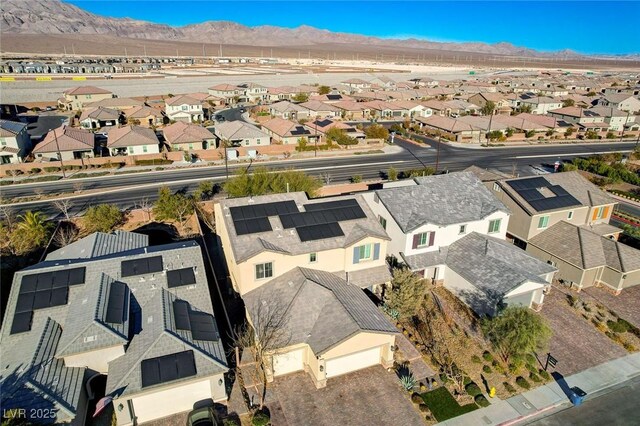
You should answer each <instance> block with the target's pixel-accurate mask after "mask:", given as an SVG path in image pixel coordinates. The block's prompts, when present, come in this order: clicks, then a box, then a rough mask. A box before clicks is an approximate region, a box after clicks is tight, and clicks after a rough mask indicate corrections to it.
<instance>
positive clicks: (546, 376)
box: [538, 368, 551, 380]
mask: <svg viewBox="0 0 640 426" xmlns="http://www.w3.org/2000/svg"><path fill="white" fill-rule="evenodd" d="M538 374H540V377H542V378H543V379H544V380H550V379H551V374H549V373H548V372H547V371H545V370H543V369H542V368H541V369H540V370H539V371H538Z"/></svg>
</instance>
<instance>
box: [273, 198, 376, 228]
mask: <svg viewBox="0 0 640 426" xmlns="http://www.w3.org/2000/svg"><path fill="white" fill-rule="evenodd" d="M348 201H349V200H341V201H336V202H329V203H318V204H320V207H319V208H318V207H315V205H314V204H307V205H305V209H307V211H305V212H302V213H293V214H288V215H282V216H280V222H281V223H282V227H283V228H284V229H290V228H300V227H305V226H312V225H323V224H328V223H334V222H341V221H344V220H353V219H362V218H365V217H367V215H366V214H365V213H364V211H363V210H362V208H361V207H360V205H359V204H358V202H357V201H356V200H353V202H348ZM354 203H355V204H354ZM310 206H314V207H313V208H311V210H309V209H308V207H310Z"/></svg>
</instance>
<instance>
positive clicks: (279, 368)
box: [273, 349, 304, 376]
mask: <svg viewBox="0 0 640 426" xmlns="http://www.w3.org/2000/svg"><path fill="white" fill-rule="evenodd" d="M303 355H304V349H296V350H295V351H291V352H287V353H286V354H280V355H275V356H274V357H273V374H274V376H281V375H283V374H289V373H293V372H294V371H299V370H302V369H303V368H304V367H303V364H302V357H303Z"/></svg>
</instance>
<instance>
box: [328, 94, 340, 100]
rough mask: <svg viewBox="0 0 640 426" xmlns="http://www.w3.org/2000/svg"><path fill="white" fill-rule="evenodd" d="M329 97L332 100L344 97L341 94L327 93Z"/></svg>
mask: <svg viewBox="0 0 640 426" xmlns="http://www.w3.org/2000/svg"><path fill="white" fill-rule="evenodd" d="M327 99H328V100H330V101H337V100H338V99H342V96H341V95H327Z"/></svg>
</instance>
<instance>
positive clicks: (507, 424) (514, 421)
mask: <svg viewBox="0 0 640 426" xmlns="http://www.w3.org/2000/svg"><path fill="white" fill-rule="evenodd" d="M565 404H568V401H563V402H558V403H557V404H553V405H550V406H548V407H545V408H542V409H540V410H538V411H536V412H534V413H529V414H527V415H524V416H520V417H517V418H515V419H512V420H508V421H506V422H503V423H498V426H511V425H515V424H518V423H520V422H522V421H525V420H527V419H531V418H533V417H536V416H539V415H540V414H542V413H545V412H547V411H551V410H554V409H556V408H558V407H561V406H563V405H565Z"/></svg>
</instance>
